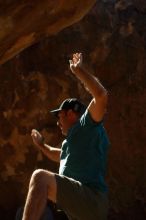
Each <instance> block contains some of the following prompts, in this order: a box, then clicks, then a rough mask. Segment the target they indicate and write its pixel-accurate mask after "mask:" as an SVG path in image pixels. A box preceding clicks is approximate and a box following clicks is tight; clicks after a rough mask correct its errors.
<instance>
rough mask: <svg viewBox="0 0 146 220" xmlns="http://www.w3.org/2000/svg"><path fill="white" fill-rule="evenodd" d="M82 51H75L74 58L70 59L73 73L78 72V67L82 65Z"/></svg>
mask: <svg viewBox="0 0 146 220" xmlns="http://www.w3.org/2000/svg"><path fill="white" fill-rule="evenodd" d="M82 60H83V57H82V53H74V54H73V57H72V60H69V63H70V69H71V71H72V72H73V73H76V70H78V68H81V67H82Z"/></svg>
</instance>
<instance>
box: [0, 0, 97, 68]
mask: <svg viewBox="0 0 146 220" xmlns="http://www.w3.org/2000/svg"><path fill="white" fill-rule="evenodd" d="M95 2H96V1H95V0H86V1H83V0H80V1H76V0H70V1H67V0H62V1H57V0H53V1H52V0H43V1H29V0H25V1H22V0H21V1H19V2H18V1H12V0H9V1H7V0H6V1H3V0H0V64H2V63H4V62H6V61H7V60H9V59H10V58H12V57H13V56H14V55H16V54H18V53H19V52H21V51H22V50H23V49H25V48H27V47H29V46H30V45H32V44H34V43H36V42H37V41H38V40H40V39H42V38H43V37H45V36H50V35H53V34H56V33H58V32H59V31H60V30H62V29H63V28H65V27H67V26H69V25H71V24H73V23H75V22H77V21H79V20H80V19H81V18H82V17H83V16H84V15H85V14H86V13H87V12H88V10H89V9H90V8H91V7H92V6H93V4H94V3H95Z"/></svg>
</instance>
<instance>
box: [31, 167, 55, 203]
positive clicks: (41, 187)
mask: <svg viewBox="0 0 146 220" xmlns="http://www.w3.org/2000/svg"><path fill="white" fill-rule="evenodd" d="M29 187H30V189H32V190H34V191H35V192H36V193H39V194H40V193H41V194H46V195H47V198H48V199H50V200H52V201H54V202H55V201H56V188H57V185H56V178H55V174H54V173H52V172H49V171H47V170H43V169H38V170H35V171H34V172H33V174H32V177H31V180H30V186H29Z"/></svg>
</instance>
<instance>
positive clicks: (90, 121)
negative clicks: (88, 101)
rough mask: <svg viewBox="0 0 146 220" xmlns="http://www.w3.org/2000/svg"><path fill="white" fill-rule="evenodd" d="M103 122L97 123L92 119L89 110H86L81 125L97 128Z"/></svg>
mask: <svg viewBox="0 0 146 220" xmlns="http://www.w3.org/2000/svg"><path fill="white" fill-rule="evenodd" d="M101 123H102V121H100V122H96V121H94V120H93V119H92V117H91V114H90V112H89V111H88V109H86V111H85V113H84V114H83V115H82V116H81V118H80V124H81V126H97V125H98V124H101Z"/></svg>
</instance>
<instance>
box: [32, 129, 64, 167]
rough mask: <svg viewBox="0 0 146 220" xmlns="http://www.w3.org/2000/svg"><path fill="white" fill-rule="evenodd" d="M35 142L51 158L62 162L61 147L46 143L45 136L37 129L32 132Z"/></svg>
mask: <svg viewBox="0 0 146 220" xmlns="http://www.w3.org/2000/svg"><path fill="white" fill-rule="evenodd" d="M31 137H32V140H33V143H34V144H35V145H36V146H37V148H39V150H41V151H42V152H43V153H44V154H45V155H46V156H47V157H48V158H49V159H50V160H53V161H55V162H58V163H59V162H60V153H61V149H60V148H55V147H51V146H50V145H47V144H45V143H44V138H43V136H42V135H41V134H40V132H38V131H37V130H36V129H33V130H32V132H31Z"/></svg>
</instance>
